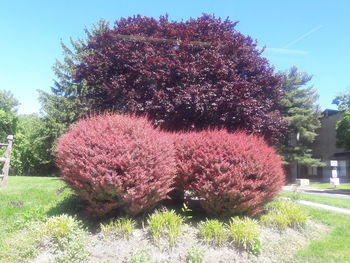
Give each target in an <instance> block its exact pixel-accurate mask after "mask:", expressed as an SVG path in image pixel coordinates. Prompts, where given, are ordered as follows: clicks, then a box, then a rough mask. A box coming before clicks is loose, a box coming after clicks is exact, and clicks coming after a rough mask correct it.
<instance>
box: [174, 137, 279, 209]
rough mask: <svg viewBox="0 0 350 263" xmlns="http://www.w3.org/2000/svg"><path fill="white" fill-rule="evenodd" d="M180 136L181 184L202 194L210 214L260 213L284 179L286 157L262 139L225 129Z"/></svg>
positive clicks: (202, 204)
mask: <svg viewBox="0 0 350 263" xmlns="http://www.w3.org/2000/svg"><path fill="white" fill-rule="evenodd" d="M174 138H175V142H174V144H175V149H176V159H177V178H176V180H175V181H176V184H175V186H176V187H177V188H178V189H180V190H189V191H190V192H191V193H192V194H193V195H194V196H195V197H197V198H199V200H200V204H201V206H202V207H203V208H204V209H205V210H206V211H207V213H209V214H214V215H221V216H227V215H233V214H249V215H254V214H256V213H258V212H260V211H261V210H262V207H263V205H264V204H265V203H266V202H268V201H271V200H272V199H273V198H274V197H275V196H276V194H277V192H278V191H279V190H280V189H281V187H282V185H283V183H284V177H285V176H284V171H283V168H282V161H281V159H280V157H279V156H278V155H277V153H276V152H275V150H274V149H273V148H272V147H270V146H268V145H267V144H266V142H265V141H264V140H263V139H262V138H261V137H257V136H254V135H247V134H246V133H244V132H235V133H228V132H227V131H225V130H214V131H202V132H198V133H186V134H182V135H179V136H174Z"/></svg>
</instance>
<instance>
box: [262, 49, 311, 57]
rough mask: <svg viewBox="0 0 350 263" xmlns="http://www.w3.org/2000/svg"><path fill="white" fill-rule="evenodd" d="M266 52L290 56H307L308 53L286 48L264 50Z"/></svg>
mask: <svg viewBox="0 0 350 263" xmlns="http://www.w3.org/2000/svg"><path fill="white" fill-rule="evenodd" d="M265 51H266V52H272V53H279V54H292V55H307V54H308V53H309V52H308V51H305V50H298V49H287V48H269V47H268V48H265Z"/></svg>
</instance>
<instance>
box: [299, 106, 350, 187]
mask: <svg viewBox="0 0 350 263" xmlns="http://www.w3.org/2000/svg"><path fill="white" fill-rule="evenodd" d="M342 117H343V113H342V112H340V111H337V110H329V109H327V110H325V111H324V112H323V117H322V118H321V127H320V128H319V129H318V131H317V133H318V136H317V137H316V140H315V142H314V144H313V147H312V151H313V157H314V158H319V159H321V161H322V162H324V163H325V166H324V167H306V166H303V165H297V169H295V171H296V172H297V175H296V177H297V178H308V179H310V180H317V181H323V182H329V181H330V178H331V177H332V167H331V164H330V161H331V160H337V161H338V167H337V174H338V177H339V179H340V182H341V183H342V182H349V181H350V152H346V151H344V150H343V149H339V148H337V147H336V146H335V143H336V131H335V128H336V123H337V121H338V120H340V119H342Z"/></svg>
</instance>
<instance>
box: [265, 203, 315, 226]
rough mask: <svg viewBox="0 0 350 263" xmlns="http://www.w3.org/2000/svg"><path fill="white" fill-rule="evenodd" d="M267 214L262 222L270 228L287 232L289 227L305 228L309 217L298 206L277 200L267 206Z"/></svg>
mask: <svg viewBox="0 0 350 263" xmlns="http://www.w3.org/2000/svg"><path fill="white" fill-rule="evenodd" d="M267 211H268V212H267V213H266V214H265V215H263V216H261V218H260V221H261V222H262V223H263V224H265V225H268V226H274V227H277V228H278V229H279V230H285V229H286V228H287V227H294V228H303V227H305V225H306V223H307V220H308V215H307V213H306V212H305V210H304V209H303V208H302V207H301V206H300V205H298V204H296V203H294V202H291V201H287V200H276V201H273V202H271V203H270V204H268V205H267Z"/></svg>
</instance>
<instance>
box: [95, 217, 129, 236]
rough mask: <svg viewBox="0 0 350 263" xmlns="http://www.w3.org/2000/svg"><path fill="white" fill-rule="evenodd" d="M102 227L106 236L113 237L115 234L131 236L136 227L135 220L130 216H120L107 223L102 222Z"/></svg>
mask: <svg viewBox="0 0 350 263" xmlns="http://www.w3.org/2000/svg"><path fill="white" fill-rule="evenodd" d="M100 228H101V231H102V233H103V235H104V236H107V237H111V236H114V235H115V236H119V237H123V238H130V237H131V235H132V232H133V231H134V229H135V221H134V220H132V219H129V218H119V219H117V220H111V221H110V222H108V223H105V224H102V223H101V224H100Z"/></svg>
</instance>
